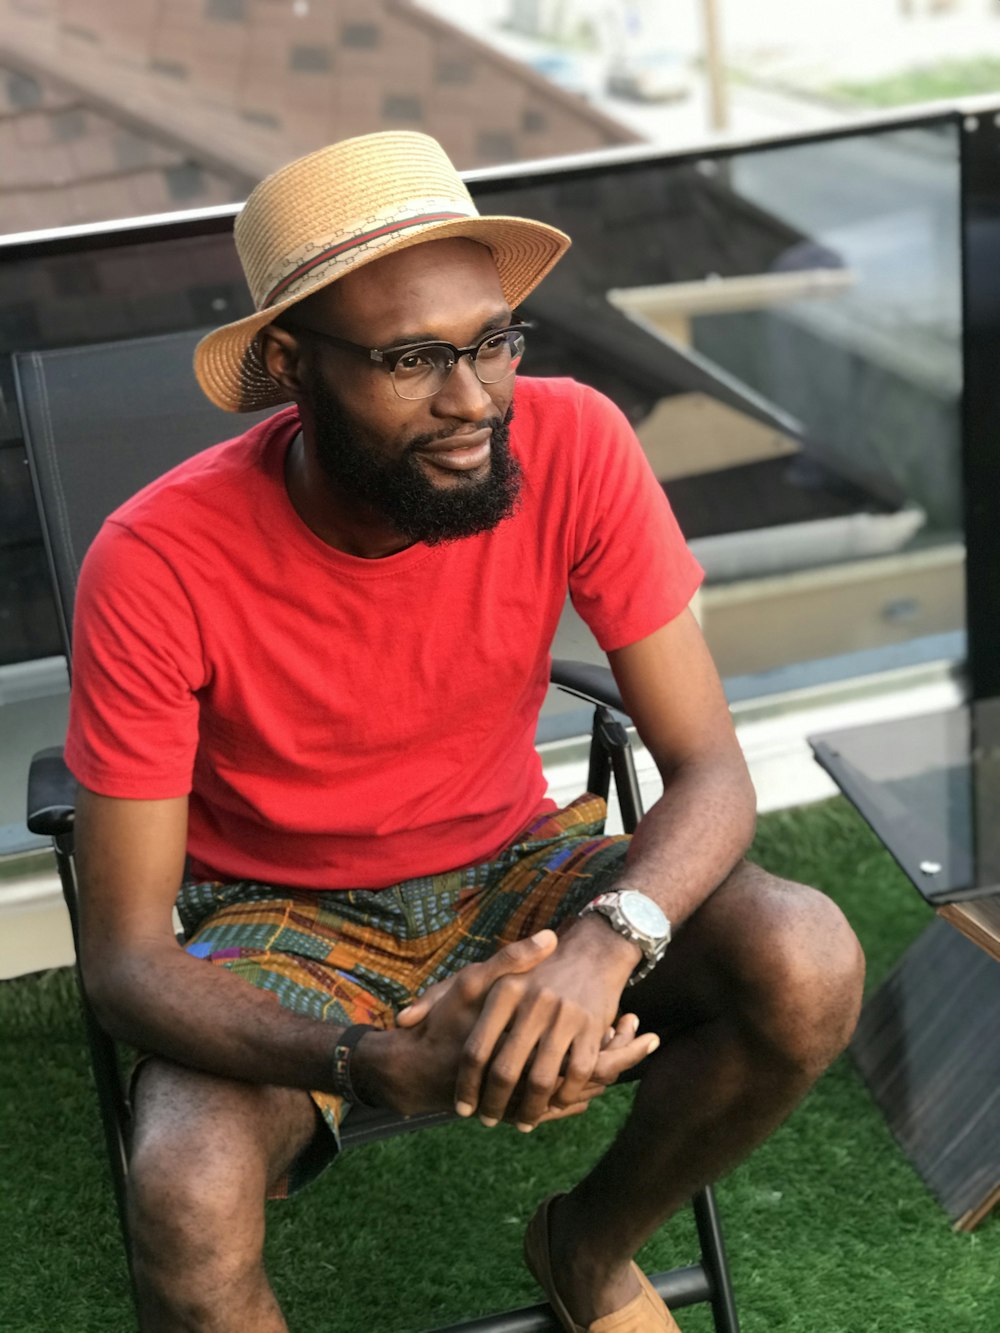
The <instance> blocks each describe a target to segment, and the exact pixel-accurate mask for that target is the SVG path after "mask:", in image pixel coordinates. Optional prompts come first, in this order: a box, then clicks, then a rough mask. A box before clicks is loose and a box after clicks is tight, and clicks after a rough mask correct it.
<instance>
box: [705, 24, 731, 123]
mask: <svg viewBox="0 0 1000 1333" xmlns="http://www.w3.org/2000/svg"><path fill="white" fill-rule="evenodd" d="M719 3H720V0H701V21H702V29H703V31H704V34H705V77H706V79H707V80H708V127H709V129H711V130H727V129H728V128H729V98H728V94H727V90H726V67H725V61H724V60H723V56H722V23H721V18H720V14H719Z"/></svg>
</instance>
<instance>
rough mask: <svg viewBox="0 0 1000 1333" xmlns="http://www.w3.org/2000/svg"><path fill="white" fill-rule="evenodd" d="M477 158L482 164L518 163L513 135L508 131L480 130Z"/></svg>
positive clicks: (477, 141)
mask: <svg viewBox="0 0 1000 1333" xmlns="http://www.w3.org/2000/svg"><path fill="white" fill-rule="evenodd" d="M476 156H477V158H478V159H479V161H480V162H516V161H517V145H516V144H515V142H514V136H513V134H510V133H509V132H508V131H507V130H480V132H479V134H478V135H477V136H476Z"/></svg>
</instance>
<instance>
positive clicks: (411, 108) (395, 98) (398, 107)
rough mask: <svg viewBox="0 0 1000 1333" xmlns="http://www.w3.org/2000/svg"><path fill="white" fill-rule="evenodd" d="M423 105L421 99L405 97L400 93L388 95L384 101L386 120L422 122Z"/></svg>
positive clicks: (384, 117) (383, 116)
mask: <svg viewBox="0 0 1000 1333" xmlns="http://www.w3.org/2000/svg"><path fill="white" fill-rule="evenodd" d="M423 115H424V109H423V105H422V103H421V101H420V98H419V97H404V96H402V95H401V94H400V93H386V95H385V97H384V98H383V99H382V118H383V119H384V120H422V119H423Z"/></svg>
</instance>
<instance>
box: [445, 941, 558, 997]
mask: <svg viewBox="0 0 1000 1333" xmlns="http://www.w3.org/2000/svg"><path fill="white" fill-rule="evenodd" d="M558 943H559V941H558V939H557V937H556V933H555V931H554V930H540V931H538V932H537V934H535V935H529V936H528V938H527V939H523V940H514V942H513V943H512V944H505V945H504V946H503V948H502V949H498V950H497V952H496V953H495V954H494V955H493V957H492V958H487V959H486V961H485V962H483V963H471V964H470V965H469V966H468V967H463V968H462V970H461V971H460V972H457V973H456V974H455V983H456V985H457V986H458V989H459V993H460V994H461V996H462V999H463V1000H464V1001H465V1003H466V1004H470V1005H473V1004H479V1003H481V1001H482V1000H484V999H485V997H486V995H487V994H488V992H489V991H490V989H491V988H492V987H493V986H494V985H495V984H496V983H497V982H498V981H499V980H500V979H501V977H506V976H511V975H512V974H515V973H518V972H530V971H531V969H532V968H533V967H537V966H538V964H539V963H543V962H544V961H545V959H546V958H548V957H550V956H551V955H552V954H553V953H554V952H555V948H556V945H557V944H558Z"/></svg>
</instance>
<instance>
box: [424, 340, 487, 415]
mask: <svg viewBox="0 0 1000 1333" xmlns="http://www.w3.org/2000/svg"><path fill="white" fill-rule="evenodd" d="M434 410H435V412H436V413H437V415H439V416H452V417H460V418H461V419H462V420H463V421H482V420H484V419H485V418H486V417H489V416H493V415H494V410H493V399H492V398H491V397H490V395H489V392H488V391H487V386H486V385H485V384H483V383H482V382H481V380H480V379H479V376H478V375H477V374H476V367H475V366H474V365H473V364H472V357H471V356H469V355H465V356H460V357H459V358H458V360H457V361H456V362H455V365H454V366H453V368H452V372H451V374H450V375H449V376H448V378H447V379H446V380H445V382H444V384H442V385H441V388H440V389H438V391H437V393H436V394H435V395H434Z"/></svg>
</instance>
